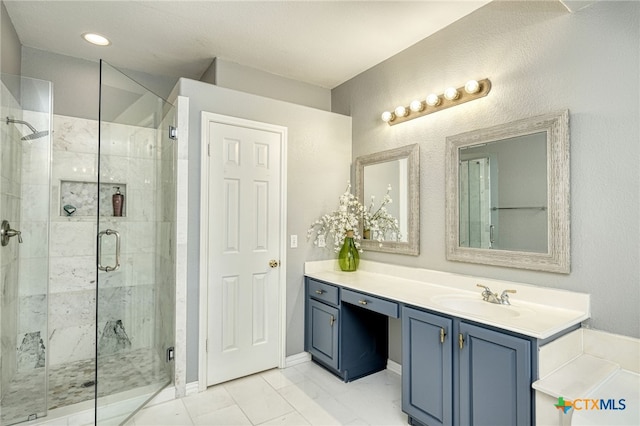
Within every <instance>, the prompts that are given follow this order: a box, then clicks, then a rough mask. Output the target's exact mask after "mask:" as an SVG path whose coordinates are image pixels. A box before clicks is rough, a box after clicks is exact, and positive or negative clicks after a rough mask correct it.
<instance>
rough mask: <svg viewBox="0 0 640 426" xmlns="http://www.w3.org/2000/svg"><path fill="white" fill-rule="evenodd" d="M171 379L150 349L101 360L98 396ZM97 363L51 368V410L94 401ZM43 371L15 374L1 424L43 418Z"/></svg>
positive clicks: (0, 408) (0, 416)
mask: <svg viewBox="0 0 640 426" xmlns="http://www.w3.org/2000/svg"><path fill="white" fill-rule="evenodd" d="M169 379H170V376H169V373H168V371H167V369H166V363H165V362H164V360H163V359H161V358H160V357H159V356H158V354H157V353H156V352H155V351H153V350H150V349H138V350H133V351H129V352H125V353H119V354H113V355H108V356H102V357H100V364H99V366H98V383H99V386H98V395H99V396H105V395H110V394H113V393H118V392H123V391H126V390H131V389H135V388H138V387H143V386H147V385H150V384H153V383H161V384H163V383H166V382H168V381H169ZM95 380H96V377H95V361H94V360H84V361H76V362H72V363H68V364H60V365H54V366H50V367H49V392H48V394H47V400H48V409H50V410H52V409H55V408H60V407H64V406H67V405H72V404H76V403H79V402H83V401H89V400H92V399H93V398H94V397H95ZM44 382H45V378H44V368H40V369H37V370H32V371H29V372H21V373H18V374H16V376H15V377H14V379H13V380H12V382H11V384H10V385H9V390H8V391H7V392H6V394H5V396H4V397H3V398H2V401H1V403H0V424H2V425H10V424H14V423H18V422H22V421H25V420H27V418H28V416H30V415H32V414H37V415H38V417H41V416H42V415H43V414H44V411H45V410H44V405H45V401H44V392H43V389H44Z"/></svg>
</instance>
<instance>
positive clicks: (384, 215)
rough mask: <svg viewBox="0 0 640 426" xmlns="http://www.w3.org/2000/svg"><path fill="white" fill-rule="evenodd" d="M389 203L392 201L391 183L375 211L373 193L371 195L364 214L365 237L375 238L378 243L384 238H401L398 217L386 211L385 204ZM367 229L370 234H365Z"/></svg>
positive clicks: (397, 239)
mask: <svg viewBox="0 0 640 426" xmlns="http://www.w3.org/2000/svg"><path fill="white" fill-rule="evenodd" d="M391 203H393V200H392V199H391V185H389V186H388V187H387V193H386V194H385V195H384V197H383V199H382V203H380V207H378V209H377V210H375V212H374V205H375V195H372V196H371V202H370V203H369V208H368V209H367V211H366V212H365V214H364V231H365V238H370V239H372V240H377V241H378V242H380V243H381V242H382V241H385V240H394V241H400V240H401V238H402V235H401V234H400V227H399V226H398V219H396V218H395V217H393V215H392V214H391V213H389V212H388V211H387V207H386V206H387V204H391ZM367 231H369V233H370V235H367Z"/></svg>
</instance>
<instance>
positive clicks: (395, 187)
mask: <svg viewBox="0 0 640 426" xmlns="http://www.w3.org/2000/svg"><path fill="white" fill-rule="evenodd" d="M407 187H408V175H407V159H406V158H401V159H399V160H395V161H387V162H384V163H378V164H371V165H369V166H365V167H364V188H363V191H364V198H363V200H362V204H363V205H364V206H365V208H367V209H368V211H369V214H370V216H371V217H373V218H374V220H375V218H377V217H381V216H383V215H386V216H387V217H388V218H389V219H390V220H394V221H395V224H393V225H391V226H388V227H385V228H384V229H383V230H382V231H381V232H380V233H381V235H380V239H381V240H384V241H402V242H405V243H406V242H407V241H408V240H407V226H408V219H407V218H408V217H409V215H408V208H409V206H408V203H409V199H408V197H407ZM394 225H395V226H394ZM367 231H368V230H367V229H364V232H363V235H364V237H365V238H369V239H378V238H377V237H378V236H377V235H371V233H370V232H369V233H368V232H367Z"/></svg>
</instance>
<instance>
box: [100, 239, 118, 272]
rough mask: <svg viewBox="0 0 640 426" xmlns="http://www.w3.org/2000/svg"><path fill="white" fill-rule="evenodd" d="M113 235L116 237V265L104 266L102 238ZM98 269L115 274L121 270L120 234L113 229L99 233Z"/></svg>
mask: <svg viewBox="0 0 640 426" xmlns="http://www.w3.org/2000/svg"><path fill="white" fill-rule="evenodd" d="M104 235H113V236H115V237H116V264H115V266H102V237H103V236H104ZM98 269H99V270H101V271H105V272H113V271H117V270H118V269H120V234H119V233H118V231H114V230H113V229H107V230H106V231H101V232H99V233H98Z"/></svg>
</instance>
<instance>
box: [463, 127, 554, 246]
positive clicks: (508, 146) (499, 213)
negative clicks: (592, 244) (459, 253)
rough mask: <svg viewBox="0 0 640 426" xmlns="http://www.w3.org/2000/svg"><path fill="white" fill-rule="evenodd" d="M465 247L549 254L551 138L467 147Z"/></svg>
mask: <svg viewBox="0 0 640 426" xmlns="http://www.w3.org/2000/svg"><path fill="white" fill-rule="evenodd" d="M459 156H460V164H459V179H460V242H459V243H460V246H461V247H476V248H486V249H494V250H515V251H533V252H540V253H545V252H546V251H547V247H548V243H547V134H546V132H537V133H532V134H530V135H522V136H517V137H514V138H508V139H503V140H499V141H494V142H489V143H486V144H481V145H472V146H466V147H461V148H460V151H459Z"/></svg>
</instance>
